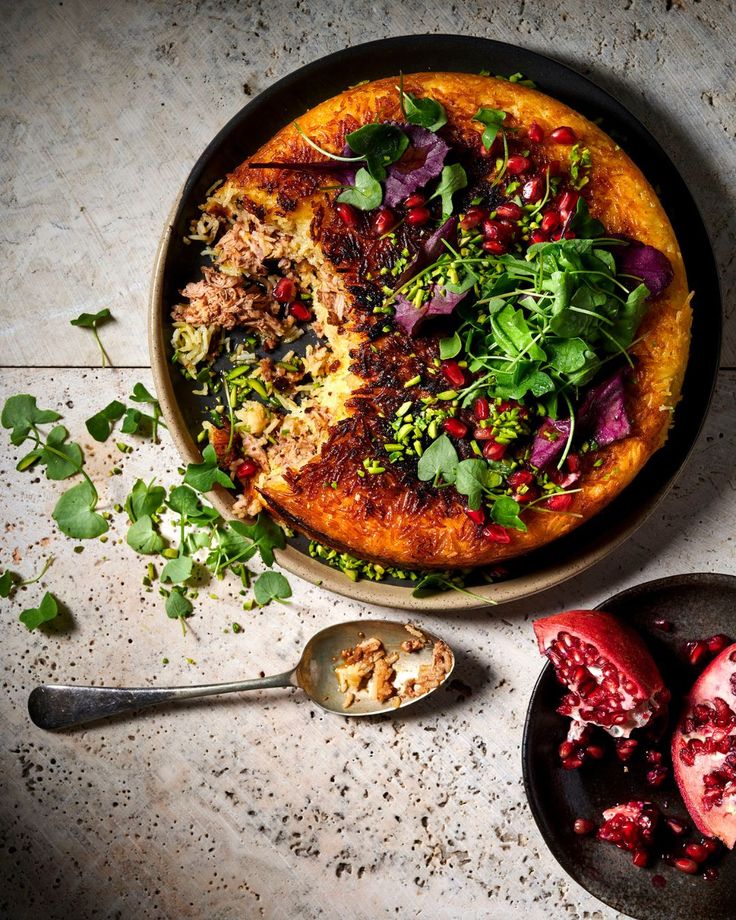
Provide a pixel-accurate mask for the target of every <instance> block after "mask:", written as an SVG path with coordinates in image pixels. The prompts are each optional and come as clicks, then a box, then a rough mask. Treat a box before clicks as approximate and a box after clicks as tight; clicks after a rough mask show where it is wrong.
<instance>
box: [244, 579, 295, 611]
mask: <svg viewBox="0 0 736 920" xmlns="http://www.w3.org/2000/svg"><path fill="white" fill-rule="evenodd" d="M253 594H254V595H255V599H256V603H257V604H258V605H259V606H260V607H264V606H265V605H266V604H268V603H269V601H272V600H284V599H285V598H287V597H291V585H290V584H289V582H288V581H287V580H286V579H285V578H284V576H283V575H282V574H281V573H280V572H263V573H261V574H260V575H259V576H258V578H256V580H255V582H254V584H253Z"/></svg>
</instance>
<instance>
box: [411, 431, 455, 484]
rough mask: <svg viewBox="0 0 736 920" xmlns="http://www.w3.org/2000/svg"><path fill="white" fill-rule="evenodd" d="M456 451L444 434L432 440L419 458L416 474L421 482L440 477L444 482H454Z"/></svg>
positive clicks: (435, 479)
mask: <svg viewBox="0 0 736 920" xmlns="http://www.w3.org/2000/svg"><path fill="white" fill-rule="evenodd" d="M457 466H458V458H457V451H456V450H455V448H454V447H453V444H452V441H451V440H450V439H449V438H448V437H447V435H446V434H443V435H440V437H439V438H437V440H436V441H433V442H432V443H431V444H430V445H429V447H428V448H427V449H426V450H425V451H424V453H423V454H422V456H421V457H420V458H419V463H418V464H417V475H418V476H419V478H420V479H421V480H422V482H431V481H435V482H436V481H437V480H438V478H439V477H442V479H444V481H445V482H450V483H451V482H454V481H455V473H456V471H457Z"/></svg>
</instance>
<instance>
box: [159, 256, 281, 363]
mask: <svg viewBox="0 0 736 920" xmlns="http://www.w3.org/2000/svg"><path fill="white" fill-rule="evenodd" d="M202 274H203V275H204V280H203V281H193V282H191V283H190V284H188V285H187V286H186V287H185V288H184V290H183V291H182V292H181V295H182V297H185V298H186V299H187V300H188V301H189V303H188V304H178V305H177V306H176V307H175V308H174V310H173V313H172V316H173V318H174V320H175V321H177V322H184V323H191V324H192V325H194V326H201V325H210V324H212V323H215V324H216V325H218V326H222V327H223V328H224V329H234V328H235V327H236V326H245V327H247V328H248V329H253V330H254V332H257V333H258V334H259V335H260V336H261V337H262V339H263V342H264V345H265V346H266V348H275V347H276V345H277V344H278V341H279V339H280V338H282V337H283V336H284V335H285V334H286V332H287V331H288V330H289V329H291V328H292V327H293V326H294V323H295V320H294V317H293V316H287V317H285V318H284V319H283V320H281V319H279V318H278V315H277V314H278V311H279V305H278V304H277V303H276V302H275V301H273V300H272V299H271V298H270V297H269V296H268V295H267V294H266V293H265V292H264V291H262V290H261V289H260V288H259V287H256V286H255V285H248V286H247V287H246V286H245V285H244V284H243V280H242V279H241V278H236V277H234V276H232V275H225V274H222V272H218V271H217V270H216V269H214V268H210V267H208V266H205V267H204V268H203V269H202Z"/></svg>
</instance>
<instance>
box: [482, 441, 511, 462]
mask: <svg viewBox="0 0 736 920" xmlns="http://www.w3.org/2000/svg"><path fill="white" fill-rule="evenodd" d="M505 453H506V445H505V444H499V443H498V441H486V443H485V445H484V446H483V456H484V457H485V458H486V460H501V459H503V456H504V454H505Z"/></svg>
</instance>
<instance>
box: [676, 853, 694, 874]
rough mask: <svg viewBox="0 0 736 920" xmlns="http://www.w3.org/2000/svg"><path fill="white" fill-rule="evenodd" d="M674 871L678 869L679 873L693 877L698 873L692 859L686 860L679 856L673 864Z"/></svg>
mask: <svg viewBox="0 0 736 920" xmlns="http://www.w3.org/2000/svg"><path fill="white" fill-rule="evenodd" d="M673 865H674V866H675V868H676V869H679V870H680V872H687V874H688V875H695V873H696V872H697V871H698V864H697V863H696V862H695V860H694V859H688V858H687V857H685V856H681V857H680V858H679V859H676V860H675V861H674V863H673Z"/></svg>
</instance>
